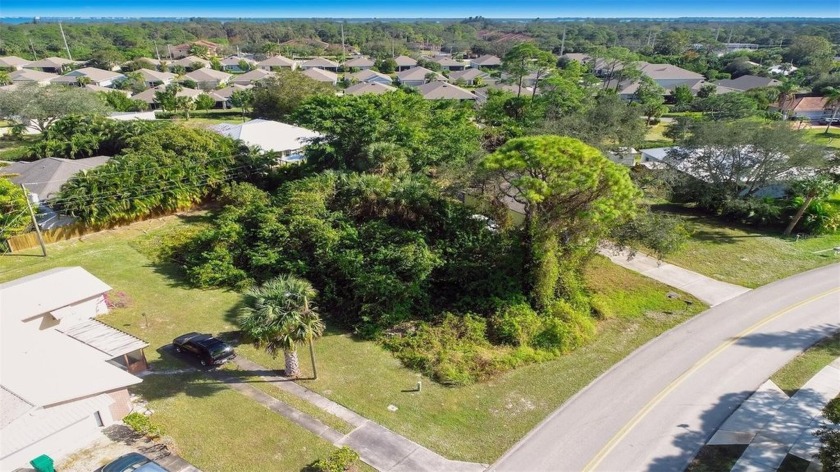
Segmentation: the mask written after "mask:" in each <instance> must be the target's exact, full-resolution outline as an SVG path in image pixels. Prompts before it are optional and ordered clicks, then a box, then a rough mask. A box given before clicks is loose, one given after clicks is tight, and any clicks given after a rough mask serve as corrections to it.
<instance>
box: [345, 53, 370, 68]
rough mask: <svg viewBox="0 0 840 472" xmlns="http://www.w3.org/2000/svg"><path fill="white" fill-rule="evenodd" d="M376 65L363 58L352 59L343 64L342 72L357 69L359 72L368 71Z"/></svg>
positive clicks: (367, 58)
mask: <svg viewBox="0 0 840 472" xmlns="http://www.w3.org/2000/svg"><path fill="white" fill-rule="evenodd" d="M375 64H376V63H375V62H374V60H373V59H371V58H369V57H365V56H359V57H354V58H353V59H350V60H348V61H347V62H345V63H344V70H350V69H359V70H368V69H370V68H371V67H373V66H374V65H375Z"/></svg>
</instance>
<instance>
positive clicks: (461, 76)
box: [449, 69, 489, 85]
mask: <svg viewBox="0 0 840 472" xmlns="http://www.w3.org/2000/svg"><path fill="white" fill-rule="evenodd" d="M488 77H489V75H487V73H486V72H482V71H481V70H479V69H466V70H461V71H457V72H452V73H450V74H449V81H450V82H453V83H455V82H457V83H460V82H463V83H465V84H467V85H475V83H476V81H479V82H480V81H483V80H484V79H486V78H488Z"/></svg>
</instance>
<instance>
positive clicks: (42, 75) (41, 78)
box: [9, 69, 61, 85]
mask: <svg viewBox="0 0 840 472" xmlns="http://www.w3.org/2000/svg"><path fill="white" fill-rule="evenodd" d="M59 77H61V76H60V75H56V74H50V73H49V72H41V71H39V70H33V69H21V70H16V71H14V72H12V73H10V74H9V79H11V81H12V83H15V84H17V83H25V82H34V83H36V84H39V85H47V84H49V83H50V82H52V81H53V80H54V79H57V78H59Z"/></svg>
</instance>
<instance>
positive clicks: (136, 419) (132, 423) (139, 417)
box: [122, 411, 163, 438]
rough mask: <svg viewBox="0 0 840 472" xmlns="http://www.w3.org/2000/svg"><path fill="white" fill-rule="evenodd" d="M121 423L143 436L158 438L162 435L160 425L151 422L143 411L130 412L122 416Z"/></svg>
mask: <svg viewBox="0 0 840 472" xmlns="http://www.w3.org/2000/svg"><path fill="white" fill-rule="evenodd" d="M122 421H123V423H125V424H126V426H128V427H129V428H131V429H133V430H134V431H137V432H138V433H140V434H142V435H143V436H147V437H150V438H159V437H161V436H163V430H162V429H161V428H160V426H158V425H156V424H154V423H152V420H151V419H149V417H148V416H146V415H144V414H143V413H139V412H136V411H135V412H132V413H129V414H128V415H126V416H125V418H123V420H122Z"/></svg>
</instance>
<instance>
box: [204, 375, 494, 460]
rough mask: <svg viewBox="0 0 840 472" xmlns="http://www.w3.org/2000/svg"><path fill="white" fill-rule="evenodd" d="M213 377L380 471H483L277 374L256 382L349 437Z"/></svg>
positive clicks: (237, 382)
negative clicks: (346, 429) (334, 423)
mask: <svg viewBox="0 0 840 472" xmlns="http://www.w3.org/2000/svg"><path fill="white" fill-rule="evenodd" d="M234 363H235V364H236V365H237V366H238V367H239V368H240V369H242V370H245V371H250V372H260V373H265V372H270V371H269V369H266V368H265V367H262V366H260V365H259V364H255V363H253V362H251V361H249V360H247V359H243V358H237V359H235V360H234ZM214 375H215V376H217V377H218V378H220V379H221V380H222V381H224V382H225V383H227V384H228V385H229V386H230V387H231V388H233V389H234V390H237V391H238V392H240V393H242V394H243V395H246V396H248V397H249V398H251V399H253V400H254V401H257V402H259V403H261V404H262V405H264V406H265V407H266V408H268V409H270V410H271V411H274V412H275V413H278V414H280V415H283V416H284V417H286V418H288V419H289V420H291V421H293V422H294V423H297V424H298V425H300V426H303V427H304V428H306V429H308V430H309V431H312V432H313V433H315V434H316V435H318V436H320V437H322V438H324V439H326V440H327V441H330V442H331V443H333V444H334V445H336V446H349V447H350V448H352V449H353V450H355V451H356V452H358V453H359V456H360V457H361V459H362V460H363V461H364V462H366V463H367V464H369V465H371V466H373V467H375V468H376V469H378V470H380V471H389V472H424V471H428V472H450V471H451V472H478V471H483V470H484V469H486V468H487V465H486V464H476V463H472V462H461V461H452V460H449V459H446V458H444V457H443V456H441V455H439V454H437V453H435V452H432V451H431V450H429V449H426V448H425V447H423V446H421V445H419V444H417V443H415V442H413V441H411V440H409V439H407V438H405V437H403V436H400V435H399V434H397V433H394V432H393V431H391V430H389V429H387V428H385V427H383V426H380V425H379V424H376V423H374V422H372V421H370V420H368V419H366V418H364V417H362V416H360V415H358V414H357V413H355V412H353V411H352V410H350V409H348V408H345V407H343V406H341V405H339V404H338V403H335V402H334V401H332V400H329V399H327V398H325V397H323V396H321V395H318V394H317V393H315V392H313V391H311V390H309V389H307V388H305V387H302V386H300V385H298V384H297V383H295V382H292V381H290V380H289V379H288V378H286V377H283V376H282V375H279V374H273V375H261V376H260V378H261V379H262V380H265V381H267V382H270V383H271V385H274V386H275V387H277V388H279V389H282V390H284V391H286V392H288V393H291V394H293V395H295V396H297V397H300V398H302V399H304V400H306V401H308V402H310V403H312V404H313V405H315V406H317V407H318V408H320V409H322V410H324V411H326V412H328V413H330V414H332V415H335V416H337V417H338V418H341V419H342V420H344V421H346V422H347V423H349V424H350V425H351V426H353V427H354V429H353V431H351V432H350V433H349V434H346V435H345V434H341V433H339V432H338V431H336V430H334V429H332V428H330V427H329V426H327V425H325V424H324V423H322V422H321V421H319V420H318V419H316V418H313V417H312V416H309V415H307V414H305V413H302V412H300V411H298V410H296V409H294V408H292V407H290V406H288V405H286V404H285V403H283V402H281V401H280V400H277V399H276V398H274V397H272V396H271V395H268V394H266V393H265V392H263V391H261V390H259V389H257V388H255V387H253V386H251V385H249V384H248V382H247V381H242V380H241V379H239V378H237V377H235V376H233V375H230V374H227V373H225V372H224V371H223V370H222V371H217V372H215V373H214Z"/></svg>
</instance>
